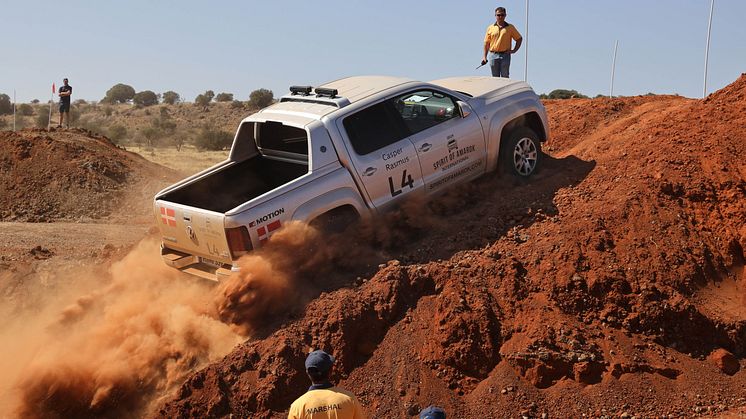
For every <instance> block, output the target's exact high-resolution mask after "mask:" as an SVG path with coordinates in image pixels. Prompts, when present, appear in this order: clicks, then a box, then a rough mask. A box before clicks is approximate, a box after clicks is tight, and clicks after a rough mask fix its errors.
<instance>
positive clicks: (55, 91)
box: [52, 83, 57, 93]
mask: <svg viewBox="0 0 746 419" xmlns="http://www.w3.org/2000/svg"><path fill="white" fill-rule="evenodd" d="M52 93H57V89H56V88H55V87H54V83H52Z"/></svg>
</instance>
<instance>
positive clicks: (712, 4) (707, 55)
mask: <svg viewBox="0 0 746 419" xmlns="http://www.w3.org/2000/svg"><path fill="white" fill-rule="evenodd" d="M714 9H715V0H710V20H709V21H708V22H707V46H706V47H705V78H704V82H703V83H702V99H704V98H705V97H707V61H708V60H709V58H710V33H711V32H712V12H713V10H714Z"/></svg>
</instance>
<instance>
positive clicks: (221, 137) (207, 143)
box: [194, 127, 233, 151]
mask: <svg viewBox="0 0 746 419" xmlns="http://www.w3.org/2000/svg"><path fill="white" fill-rule="evenodd" d="M232 143H233V135H232V134H231V133H229V132H226V131H221V130H219V129H217V128H214V127H203V128H202V130H201V131H200V132H199V134H197V137H196V138H195V139H194V146H195V147H197V149H198V150H212V151H217V150H224V149H226V148H228V147H230V146H231V144H232Z"/></svg>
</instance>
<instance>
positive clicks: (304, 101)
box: [249, 76, 531, 122]
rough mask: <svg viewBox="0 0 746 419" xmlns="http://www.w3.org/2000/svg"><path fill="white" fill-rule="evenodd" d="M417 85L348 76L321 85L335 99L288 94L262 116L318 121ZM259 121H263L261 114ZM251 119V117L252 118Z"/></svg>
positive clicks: (450, 82)
mask: <svg viewBox="0 0 746 419" xmlns="http://www.w3.org/2000/svg"><path fill="white" fill-rule="evenodd" d="M410 83H411V84H417V83H420V82H418V81H417V80H413V79H409V78H405V77H390V76H355V77H346V78H342V79H338V80H334V81H330V82H328V83H324V84H322V85H321V86H318V87H322V88H326V89H335V90H336V91H337V96H336V98H334V99H332V98H329V97H322V98H319V97H317V96H316V95H314V94H310V95H307V96H303V95H290V94H288V95H285V96H283V97H282V98H281V100H280V102H278V103H275V104H274V105H272V106H269V107H267V108H264V109H263V110H261V111H260V112H259V114H265V115H266V114H267V113H280V114H284V115H294V116H296V117H300V118H303V119H306V120H308V122H310V121H311V120H318V119H321V118H322V117H323V116H325V115H327V114H329V113H332V112H334V111H336V110H337V109H339V108H340V107H342V106H345V105H347V104H354V103H356V102H360V101H361V100H364V99H366V98H368V97H370V96H372V95H375V94H377V93H380V92H383V91H385V90H388V89H391V88H393V87H396V86H401V85H404V84H410ZM430 83H431V84H433V85H436V86H442V87H445V88H448V89H451V90H453V91H457V92H461V93H464V94H466V95H469V96H471V97H474V98H476V97H480V96H483V95H488V96H492V95H495V94H500V93H506V92H509V91H514V90H516V89H518V90H520V89H529V90H530V89H531V88H530V87H529V85H528V84H526V83H524V82H522V81H518V80H510V79H505V78H499V77H487V76H485V77H482V76H476V77H450V78H445V79H440V80H435V81H432V82H430ZM255 115H257V117H256V118H253V119H261V117H260V116H259V115H258V114H255ZM249 118H251V117H249Z"/></svg>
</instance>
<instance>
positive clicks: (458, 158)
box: [433, 140, 476, 171]
mask: <svg viewBox="0 0 746 419" xmlns="http://www.w3.org/2000/svg"><path fill="white" fill-rule="evenodd" d="M454 141H455V140H454ZM449 148H450V146H449ZM475 150H476V146H474V145H468V146H466V147H464V148H456V149H455V151H452V152H450V153H448V155H446V156H443V157H441V158H439V159H438V160H436V161H435V162H434V163H433V170H437V169H438V168H440V170H442V171H446V170H449V169H452V168H453V167H455V166H458V165H459V164H461V163H463V162H465V161H467V160H469V154H471V153H473V152H474V151H475Z"/></svg>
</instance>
